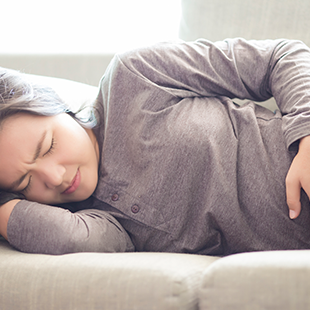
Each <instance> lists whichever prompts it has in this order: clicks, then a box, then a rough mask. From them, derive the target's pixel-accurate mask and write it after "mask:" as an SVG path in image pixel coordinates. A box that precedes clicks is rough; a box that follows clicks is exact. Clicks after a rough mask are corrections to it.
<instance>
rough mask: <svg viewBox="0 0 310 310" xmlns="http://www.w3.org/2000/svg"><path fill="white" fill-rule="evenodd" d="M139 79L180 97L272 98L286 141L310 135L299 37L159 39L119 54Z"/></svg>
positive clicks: (308, 61) (306, 66) (308, 57)
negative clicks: (173, 41) (180, 40)
mask: <svg viewBox="0 0 310 310" xmlns="http://www.w3.org/2000/svg"><path fill="white" fill-rule="evenodd" d="M117 57H118V58H119V59H120V61H121V63H122V64H123V65H124V66H125V67H126V68H127V69H128V70H130V71H132V72H133V73H134V74H136V75H137V76H139V77H140V78H141V79H144V80H147V81H149V82H150V83H153V84H156V85H157V86H159V87H162V88H163V89H165V90H166V91H168V92H170V93H172V94H173V95H175V96H179V97H194V96H207V97H209V96H226V97H229V98H232V99H233V98H239V99H250V100H254V101H264V100H267V99H269V98H270V97H274V98H275V100H276V102H277V105H278V106H279V109H280V111H281V112H282V115H283V133H284V136H285V138H286V143H287V146H288V147H289V146H290V145H291V144H292V143H293V142H295V141H296V140H298V139H300V138H301V137H303V136H306V135H309V134H310V50H309V48H308V47H307V46H306V45H305V44H303V43H302V42H300V41H292V40H284V39H281V40H262V41H254V40H251V41H247V40H244V39H240V38H237V39H228V40H225V41H220V42H215V43H212V42H210V41H207V40H202V39H201V40H198V41H195V42H189V43H187V42H177V43H161V44H158V45H155V46H152V47H148V48H141V49H138V50H135V51H131V52H127V53H124V54H120V55H118V56H117Z"/></svg>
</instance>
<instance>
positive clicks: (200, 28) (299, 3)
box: [179, 0, 310, 45]
mask: <svg viewBox="0 0 310 310" xmlns="http://www.w3.org/2000/svg"><path fill="white" fill-rule="evenodd" d="M309 16H310V5H309V2H308V1H307V0H284V1H283V0H272V1H270V0H260V1H252V0H234V1H231V0H182V19H181V24H180V30H179V35H180V38H181V39H183V40H186V41H188V40H196V39H198V38H201V37H202V38H206V39H209V40H211V41H218V40H223V39H225V38H228V37H230V38H232V37H243V38H245V39H277V38H286V39H298V40H302V41H304V43H306V44H307V45H310V31H309V29H310V18H309Z"/></svg>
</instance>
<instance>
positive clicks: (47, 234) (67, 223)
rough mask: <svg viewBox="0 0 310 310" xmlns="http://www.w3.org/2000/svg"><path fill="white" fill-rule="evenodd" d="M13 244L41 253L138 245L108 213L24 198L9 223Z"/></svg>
mask: <svg viewBox="0 0 310 310" xmlns="http://www.w3.org/2000/svg"><path fill="white" fill-rule="evenodd" d="M7 235H8V241H9V243H10V244H11V245H12V246H13V247H15V248H17V249H18V250H20V251H23V252H27V253H40V254H66V253H74V252H125V251H133V250H134V246H133V244H132V242H131V240H130V238H129V236H128V234H127V232H126V231H125V230H124V228H123V227H122V226H121V225H120V224H119V223H118V221H117V220H116V219H115V218H114V217H112V216H111V215H109V214H108V213H107V212H105V211H102V210H97V209H86V210H81V211H78V212H75V213H71V212H70V211H68V210H65V209H62V208H58V207H51V206H48V205H42V204H38V203H34V202H29V201H26V200H22V201H20V202H19V203H17V204H16V206H15V207H14V209H13V211H12V213H11V215H10V218H9V222H8V228H7Z"/></svg>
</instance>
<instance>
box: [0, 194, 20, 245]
mask: <svg viewBox="0 0 310 310" xmlns="http://www.w3.org/2000/svg"><path fill="white" fill-rule="evenodd" d="M19 201H20V200H19V199H13V200H10V201H9V202H6V203H5V204H3V205H2V206H0V235H1V236H3V237H4V238H5V239H6V240H8V236H7V226H8V221H9V217H10V215H11V213H12V211H13V209H14V207H15V205H16V204H17V203H18V202H19Z"/></svg>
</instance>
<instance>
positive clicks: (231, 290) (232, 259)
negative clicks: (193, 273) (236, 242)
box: [200, 250, 310, 310]
mask: <svg viewBox="0 0 310 310" xmlns="http://www.w3.org/2000/svg"><path fill="white" fill-rule="evenodd" d="M309 257H310V251H309V250H296V251H270V252H256V253H255V252H253V253H242V254H236V255H231V256H227V257H224V258H222V259H220V260H218V261H216V262H215V263H214V264H213V265H212V266H210V268H209V269H208V270H206V271H205V272H204V275H203V282H202V288H201V291H200V298H201V301H200V309H201V310H206V309H212V310H222V309H225V310H240V309H244V310H247V309H248V310H260V309H272V310H296V309H298V310H306V309H310V299H309V292H310V281H309V278H310V265H309Z"/></svg>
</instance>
